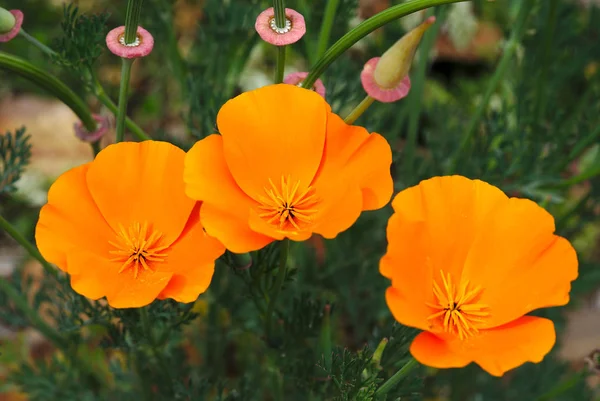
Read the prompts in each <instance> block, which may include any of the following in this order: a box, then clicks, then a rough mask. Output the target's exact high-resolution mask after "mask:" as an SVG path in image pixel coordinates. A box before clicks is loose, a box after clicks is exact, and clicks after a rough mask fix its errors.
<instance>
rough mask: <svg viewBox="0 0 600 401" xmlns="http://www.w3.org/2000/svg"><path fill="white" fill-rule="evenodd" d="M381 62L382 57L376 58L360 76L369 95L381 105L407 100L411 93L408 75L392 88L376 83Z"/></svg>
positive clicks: (367, 64)
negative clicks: (376, 69) (378, 66)
mask: <svg viewBox="0 0 600 401" xmlns="http://www.w3.org/2000/svg"><path fill="white" fill-rule="evenodd" d="M379 60H380V57H374V58H372V59H371V60H369V61H367V63H366V64H365V66H364V68H363V70H362V72H361V74H360V80H361V82H362V86H363V88H364V89H365V92H367V95H369V96H371V97H372V98H373V99H375V100H377V101H379V102H381V103H393V102H396V101H398V100H400V99H402V98H405V97H406V96H407V95H408V92H410V78H409V77H408V75H406V76H405V77H404V78H403V79H401V80H400V82H398V83H397V84H396V85H395V86H393V87H391V88H383V87H381V86H379V85H378V84H377V82H376V81H375V67H377V63H378V62H379Z"/></svg>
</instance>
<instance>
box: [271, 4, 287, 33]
mask: <svg viewBox="0 0 600 401" xmlns="http://www.w3.org/2000/svg"><path fill="white" fill-rule="evenodd" d="M273 8H274V9H275V25H277V28H285V22H286V17H285V1H284V0H273Z"/></svg>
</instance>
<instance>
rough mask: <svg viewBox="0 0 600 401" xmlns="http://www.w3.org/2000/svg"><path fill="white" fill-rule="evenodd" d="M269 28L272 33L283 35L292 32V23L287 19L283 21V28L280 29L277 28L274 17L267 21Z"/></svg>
mask: <svg viewBox="0 0 600 401" xmlns="http://www.w3.org/2000/svg"><path fill="white" fill-rule="evenodd" d="M269 26H270V27H271V29H272V30H273V32H276V33H279V34H284V33H288V32H289V31H291V30H292V21H290V20H289V19H287V18H286V19H285V26H284V27H283V28H280V27H278V26H277V22H275V17H273V18H271V20H270V21H269Z"/></svg>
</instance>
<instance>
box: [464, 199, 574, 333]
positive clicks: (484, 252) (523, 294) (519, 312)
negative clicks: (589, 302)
mask: <svg viewBox="0 0 600 401" xmlns="http://www.w3.org/2000/svg"><path fill="white" fill-rule="evenodd" d="M484 225H485V227H486V229H485V230H480V232H479V235H478V237H477V238H476V240H475V241H474V243H473V246H472V250H471V252H470V253H469V257H468V258H467V261H466V263H465V270H464V272H463V274H464V276H465V277H467V278H468V279H469V280H471V282H472V283H473V284H474V285H480V286H482V287H483V288H484V289H485V290H484V293H483V295H482V298H481V302H482V303H485V304H488V305H489V306H490V312H491V317H490V318H489V319H488V321H487V322H486V325H487V327H494V326H500V325H502V324H504V323H507V322H509V321H511V320H514V319H516V318H517V317H519V316H523V315H524V314H526V313H528V312H529V311H532V310H534V309H537V308H541V307H546V306H558V305H564V304H566V303H567V302H568V301H569V291H570V289H571V285H570V282H571V281H573V280H575V278H577V255H576V253H575V250H574V249H573V247H572V246H571V245H570V244H569V242H568V241H567V240H565V239H564V238H560V237H558V236H556V235H553V232H554V219H553V217H552V216H551V215H550V214H549V213H548V212H547V211H545V210H544V209H543V208H541V207H540V206H538V205H537V204H536V203H534V202H532V201H530V200H526V199H516V198H512V199H510V201H509V202H506V203H505V204H504V205H503V207H501V208H499V209H497V210H496V211H495V212H494V214H493V215H490V216H489V218H488V219H486V221H485V222H484Z"/></svg>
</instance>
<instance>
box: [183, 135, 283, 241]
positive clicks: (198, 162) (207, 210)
mask: <svg viewBox="0 0 600 401" xmlns="http://www.w3.org/2000/svg"><path fill="white" fill-rule="evenodd" d="M183 179H184V181H185V184H186V186H185V191H186V194H187V195H188V196H189V197H190V198H192V199H196V200H201V201H202V206H201V208H200V220H201V222H202V225H203V226H204V228H205V230H206V232H207V233H208V234H209V235H211V236H213V237H215V238H217V239H218V240H219V241H221V242H222V243H223V244H224V245H225V246H226V247H227V249H229V250H230V251H232V252H237V253H244V252H250V251H253V250H256V249H260V248H262V247H264V246H265V245H267V244H268V243H270V242H272V241H273V238H270V237H267V236H265V235H263V234H260V233H257V232H255V231H253V230H252V229H251V228H250V225H249V218H250V210H251V209H253V208H255V207H256V205H257V204H256V202H255V201H254V200H253V199H252V198H250V197H249V196H248V195H246V194H245V193H244V192H243V191H242V190H241V189H240V187H239V186H238V185H237V183H236V182H235V180H234V179H233V177H232V175H231V173H230V172H229V169H228V167H227V164H226V162H225V157H224V154H223V138H222V137H221V136H219V135H210V136H208V137H206V138H204V139H202V140H201V141H198V142H197V143H196V144H195V145H194V146H193V147H192V149H190V150H189V151H188V153H187V155H186V157H185V169H184V178H183Z"/></svg>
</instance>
